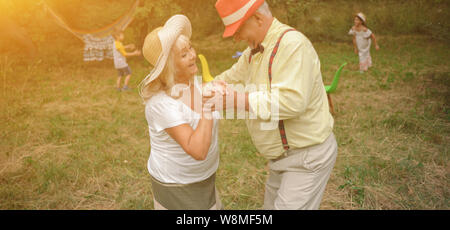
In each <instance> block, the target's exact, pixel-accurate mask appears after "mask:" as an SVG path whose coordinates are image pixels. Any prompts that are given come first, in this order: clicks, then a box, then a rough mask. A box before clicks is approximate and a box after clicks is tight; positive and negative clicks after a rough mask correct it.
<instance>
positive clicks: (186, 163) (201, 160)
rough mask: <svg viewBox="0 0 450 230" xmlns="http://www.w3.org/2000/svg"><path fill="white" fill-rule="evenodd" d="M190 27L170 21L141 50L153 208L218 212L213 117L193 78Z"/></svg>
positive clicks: (183, 19) (177, 20) (179, 20)
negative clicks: (145, 71)
mask: <svg viewBox="0 0 450 230" xmlns="http://www.w3.org/2000/svg"><path fill="white" fill-rule="evenodd" d="M190 37H191V23H190V21H189V19H188V18H187V17H185V16H184V15H175V16H173V17H171V18H170V19H169V20H168V21H167V22H166V23H165V25H164V27H159V28H157V29H155V30H153V31H152V32H151V33H150V34H148V35H147V37H146V38H145V42H144V45H143V48H142V51H143V55H144V57H145V59H146V60H147V61H148V62H149V63H150V64H152V65H153V67H154V68H153V70H152V71H151V72H150V74H149V75H147V77H146V78H145V79H144V80H143V81H142V82H141V85H140V94H141V97H142V98H143V99H144V102H145V116H146V119H147V122H148V127H149V134H150V145H151V151H150V157H149V160H148V164H147V168H148V171H149V173H150V175H151V183H152V189H153V195H154V207H155V209H203V210H206V209H221V202H220V200H219V198H218V193H217V191H216V187H215V173H216V170H217V168H218V165H219V145H218V139H217V138H218V136H217V133H218V122H217V120H216V119H214V118H218V116H220V114H218V112H211V111H210V110H208V109H205V108H206V106H204V105H205V103H203V101H202V99H201V98H202V97H201V96H199V95H201V94H202V85H201V82H200V80H198V78H197V77H196V73H197V71H198V69H197V66H196V53H195V50H194V48H193V47H192V46H191V43H190Z"/></svg>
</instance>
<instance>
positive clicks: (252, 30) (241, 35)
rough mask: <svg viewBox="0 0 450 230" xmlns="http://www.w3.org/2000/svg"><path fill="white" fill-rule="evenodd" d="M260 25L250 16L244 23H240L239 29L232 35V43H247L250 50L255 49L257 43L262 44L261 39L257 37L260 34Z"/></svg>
mask: <svg viewBox="0 0 450 230" xmlns="http://www.w3.org/2000/svg"><path fill="white" fill-rule="evenodd" d="M259 28H260V25H259V24H258V21H257V19H256V17H255V16H251V17H250V18H249V19H247V20H246V21H245V22H244V23H242V25H241V27H240V28H239V29H238V30H237V31H236V33H235V34H234V35H233V38H234V41H236V42H240V41H245V42H247V44H248V46H250V48H252V49H253V48H255V47H256V46H257V45H258V44H259V43H261V42H262V39H261V38H260V37H261V36H259V33H260V30H259Z"/></svg>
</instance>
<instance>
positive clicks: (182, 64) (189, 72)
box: [173, 35, 198, 81]
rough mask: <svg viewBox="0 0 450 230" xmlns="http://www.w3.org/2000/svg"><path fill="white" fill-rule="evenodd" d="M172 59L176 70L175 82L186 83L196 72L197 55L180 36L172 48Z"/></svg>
mask: <svg viewBox="0 0 450 230" xmlns="http://www.w3.org/2000/svg"><path fill="white" fill-rule="evenodd" d="M173 51H174V55H175V56H174V59H175V68H176V73H177V74H176V80H177V81H186V80H189V79H191V78H192V77H193V76H194V75H195V74H196V73H197V71H198V68H197V65H196V60H197V54H196V53H195V50H194V48H193V47H192V45H191V41H190V40H189V38H187V37H186V36H183V35H181V36H180V37H178V40H177V41H176V43H175V46H174V50H173Z"/></svg>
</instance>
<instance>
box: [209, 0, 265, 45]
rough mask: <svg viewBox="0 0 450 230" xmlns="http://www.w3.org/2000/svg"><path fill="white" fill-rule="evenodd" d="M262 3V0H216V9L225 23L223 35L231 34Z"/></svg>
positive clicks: (228, 35)
mask: <svg viewBox="0 0 450 230" xmlns="http://www.w3.org/2000/svg"><path fill="white" fill-rule="evenodd" d="M263 3H264V0H218V1H217V2H216V10H217V12H218V13H219V15H220V18H221V19H222V21H223V24H224V25H225V32H224V33H223V37H224V38H226V37H230V36H233V34H234V33H236V31H237V30H238V29H239V27H240V26H241V24H242V23H243V22H245V20H247V19H248V18H250V16H252V15H253V13H255V12H256V10H258V8H259V7H260V6H261V5H262V4H263Z"/></svg>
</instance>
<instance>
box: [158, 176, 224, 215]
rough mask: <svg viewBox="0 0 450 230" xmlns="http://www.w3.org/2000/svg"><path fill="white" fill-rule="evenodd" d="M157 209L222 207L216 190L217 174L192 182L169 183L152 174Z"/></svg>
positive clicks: (207, 208)
mask: <svg viewBox="0 0 450 230" xmlns="http://www.w3.org/2000/svg"><path fill="white" fill-rule="evenodd" d="M151 181H152V190H153V198H154V202H155V209H169V210H209V209H221V202H220V198H219V194H218V192H217V190H216V186H215V182H216V174H215V173H214V174H213V175H212V176H210V177H209V178H208V179H206V180H203V181H200V182H196V183H192V184H168V183H163V182H160V181H158V180H157V179H155V178H154V177H153V176H151Z"/></svg>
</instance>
